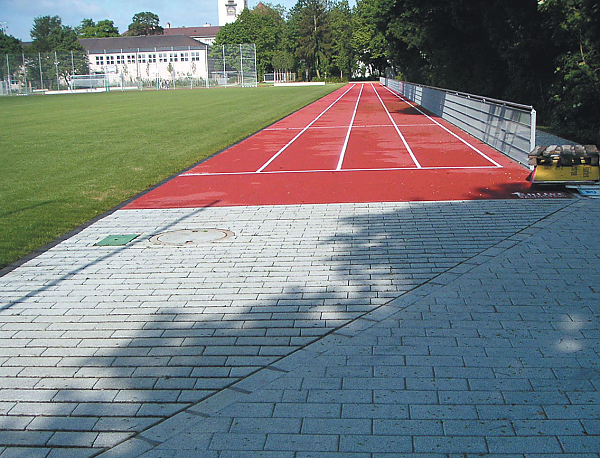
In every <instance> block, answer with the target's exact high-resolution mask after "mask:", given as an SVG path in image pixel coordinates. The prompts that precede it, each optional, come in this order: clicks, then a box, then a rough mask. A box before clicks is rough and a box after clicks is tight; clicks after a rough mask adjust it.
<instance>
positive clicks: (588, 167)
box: [529, 145, 600, 184]
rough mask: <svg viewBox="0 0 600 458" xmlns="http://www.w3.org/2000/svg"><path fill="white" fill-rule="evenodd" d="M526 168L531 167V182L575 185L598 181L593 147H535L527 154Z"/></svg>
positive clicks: (597, 169)
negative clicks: (527, 165) (532, 169)
mask: <svg viewBox="0 0 600 458" xmlns="http://www.w3.org/2000/svg"><path fill="white" fill-rule="evenodd" d="M529 165H532V166H535V170H534V171H533V178H532V183H537V184H576V183H590V182H594V181H599V180H600V167H598V147H597V146H595V145H585V146H584V145H575V146H571V145H563V146H558V145H551V146H537V147H536V148H535V149H534V150H533V151H532V152H531V153H529Z"/></svg>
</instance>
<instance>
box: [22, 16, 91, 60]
mask: <svg viewBox="0 0 600 458" xmlns="http://www.w3.org/2000/svg"><path fill="white" fill-rule="evenodd" d="M30 34H31V38H32V39H33V43H32V45H31V48H32V50H33V51H36V52H51V51H81V50H83V48H82V47H81V45H80V44H79V42H78V41H77V34H76V33H75V30H74V29H73V28H72V27H69V26H66V25H63V23H62V19H61V18H60V17H58V16H40V17H36V18H35V19H34V20H33V28H32V29H31V33H30Z"/></svg>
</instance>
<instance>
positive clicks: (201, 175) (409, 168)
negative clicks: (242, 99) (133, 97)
mask: <svg viewBox="0 0 600 458" xmlns="http://www.w3.org/2000/svg"><path fill="white" fill-rule="evenodd" d="M497 168H498V167H496V166H495V165H473V166H461V167H453V166H440V167H419V168H418V170H479V169H483V170H487V169H497ZM394 170H417V167H388V168H382V169H342V170H337V169H323V170H274V171H271V172H215V173H210V172H208V173H184V174H182V175H179V176H180V177H210V176H220V175H258V174H259V173H260V175H276V174H280V173H323V172H328V173H334V172H390V171H394Z"/></svg>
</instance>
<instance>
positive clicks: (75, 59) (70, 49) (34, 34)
mask: <svg viewBox="0 0 600 458" xmlns="http://www.w3.org/2000/svg"><path fill="white" fill-rule="evenodd" d="M31 38H33V43H32V45H31V47H29V48H28V49H27V50H26V51H27V52H29V53H31V52H33V53H35V54H36V55H35V56H34V57H32V58H31V59H29V61H28V64H27V65H26V67H27V80H29V81H35V82H36V83H37V82H38V81H40V80H42V79H43V80H44V81H45V82H43V83H42V82H40V84H41V85H43V86H44V87H45V88H46V89H48V88H50V87H52V88H58V86H60V85H66V84H68V82H69V79H70V77H71V75H72V74H87V73H88V71H89V63H88V58H87V55H86V54H85V50H84V49H83V47H82V46H81V45H80V44H79V41H78V40H77V34H76V32H75V30H74V29H73V28H72V27H69V26H65V25H63V24H62V19H61V18H60V17H58V16H41V17H37V18H35V19H34V22H33V28H32V29H31ZM38 53H39V55H38Z"/></svg>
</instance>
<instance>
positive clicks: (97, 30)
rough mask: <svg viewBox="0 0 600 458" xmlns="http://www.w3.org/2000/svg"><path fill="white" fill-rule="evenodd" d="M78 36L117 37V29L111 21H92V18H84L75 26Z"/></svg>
mask: <svg viewBox="0 0 600 458" xmlns="http://www.w3.org/2000/svg"><path fill="white" fill-rule="evenodd" d="M75 31H76V32H77V36H78V37H79V38H108V37H118V36H120V34H119V29H118V28H117V27H116V26H115V24H114V22H113V21H110V20H108V19H104V20H103V21H98V23H96V22H94V21H93V20H92V19H84V20H83V21H81V24H80V25H79V26H78V27H76V28H75Z"/></svg>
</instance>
